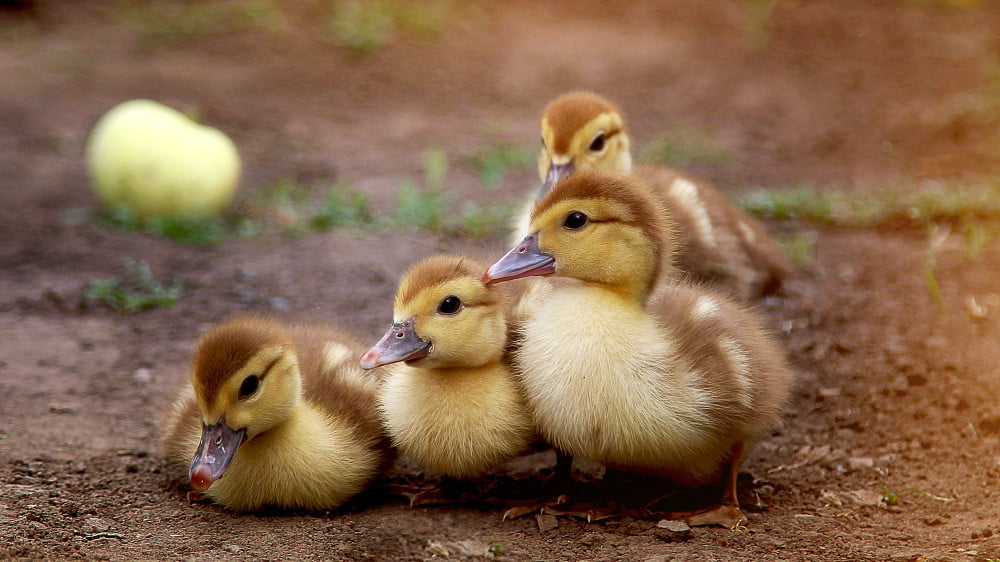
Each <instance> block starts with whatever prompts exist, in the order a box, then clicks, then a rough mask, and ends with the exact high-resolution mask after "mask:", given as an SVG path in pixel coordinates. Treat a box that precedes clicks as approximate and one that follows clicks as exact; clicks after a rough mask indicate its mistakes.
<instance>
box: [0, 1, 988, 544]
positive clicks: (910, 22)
mask: <svg viewBox="0 0 1000 562" xmlns="http://www.w3.org/2000/svg"><path fill="white" fill-rule="evenodd" d="M38 4H39V5H38V8H37V11H36V13H35V14H34V15H30V14H29V15H25V14H19V13H7V12H0V178H2V179H0V182H2V187H0V201H2V205H0V318H2V320H0V438H2V440H0V558H21V559H41V558H50V559H78V558H87V559H122V560H129V559H170V560H174V559H200V560H236V559H281V560H294V559H303V560H304V559H327V560H340V559H347V560H355V559H382V560H423V559H427V558H434V557H438V558H441V557H446V556H451V557H454V558H461V557H463V556H466V554H463V553H471V554H470V555H474V554H475V553H476V552H481V551H482V550H483V549H485V548H488V547H489V546H490V545H491V544H493V543H496V544H499V545H503V547H504V548H505V554H504V555H503V556H502V557H501V558H502V559H508V560H695V559H697V560H803V559H817V560H914V561H915V560H979V561H982V560H986V559H989V558H994V559H995V558H1000V521H998V520H1000V502H998V501H997V500H998V494H997V486H998V484H1000V447H998V446H1000V407H998V405H997V396H998V392H1000V377H998V367H997V365H998V364H1000V347H998V345H997V342H998V341H1000V340H998V337H1000V297H998V296H997V295H998V294H1000V289H998V285H997V279H998V275H1000V272H998V271H996V268H995V267H994V264H995V263H998V261H1000V245H998V244H997V243H996V241H995V240H994V241H992V242H990V243H988V244H987V245H986V247H985V249H984V251H983V253H982V254H981V255H979V256H978V257H975V258H968V257H966V255H965V252H964V248H965V243H964V239H963V238H962V237H961V236H959V235H957V234H955V235H952V236H951V237H949V238H948V239H947V240H946V241H945V242H944V244H943V245H942V246H941V247H940V248H939V249H938V251H937V254H936V260H937V261H936V270H935V271H936V277H937V279H938V281H939V282H940V284H941V291H942V297H943V307H941V310H939V307H938V305H937V304H936V303H935V302H934V301H933V300H932V299H931V297H930V294H929V292H928V290H927V285H926V283H925V280H924V276H923V274H924V271H925V268H926V264H927V258H928V237H927V234H926V232H925V231H924V230H920V229H913V230H905V229H904V230H887V229H880V230H848V231H843V230H828V229H822V228H820V229H816V228H814V227H810V226H804V225H792V226H791V227H789V226H788V225H777V224H775V225H772V226H773V227H775V228H776V229H778V228H792V229H795V230H815V232H816V236H817V239H818V244H817V250H818V251H817V256H816V260H815V263H814V264H811V265H810V266H808V267H805V268H803V270H802V271H800V272H799V274H798V276H797V278H796V279H795V280H794V281H793V282H791V283H790V287H789V290H788V295H787V296H786V297H785V298H784V299H783V300H781V301H780V302H775V303H771V304H770V305H769V306H767V307H762V308H761V313H762V314H764V315H765V316H766V318H767V319H768V321H769V322H770V323H771V324H772V325H773V326H774V327H775V329H776V330H779V331H781V330H782V328H785V330H784V336H783V339H782V341H783V342H784V344H785V345H786V346H787V349H788V352H789V354H790V357H791V358H792V360H793V361H794V363H795V365H796V367H797V369H798V371H799V373H800V382H799V384H798V387H797V389H796V391H795V395H794V400H793V402H792V404H791V406H790V407H789V410H788V415H787V420H786V424H785V427H784V429H783V430H782V431H780V432H779V433H777V434H776V435H774V436H772V437H771V438H769V439H767V440H765V441H764V442H763V443H761V444H760V445H759V446H758V447H757V448H756V449H755V450H754V451H753V453H752V455H751V457H750V459H749V461H748V463H747V464H746V466H745V467H744V471H745V473H744V475H743V476H744V478H742V479H741V496H742V497H743V499H744V502H745V503H746V504H747V505H749V506H750V509H751V511H752V512H751V514H750V522H749V526H748V532H732V531H729V530H725V529H720V528H696V529H694V530H692V531H691V533H690V534H689V535H687V536H681V537H668V536H666V535H665V534H664V533H663V532H661V531H659V530H658V529H656V527H655V524H656V521H645V520H632V519H623V520H613V521H608V522H602V523H595V524H588V523H586V522H583V521H580V520H575V519H562V520H560V521H559V522H558V527H557V528H555V529H547V530H542V529H541V528H540V526H539V524H538V522H537V521H536V520H535V519H533V518H530V517H529V518H525V519H521V520H516V521H513V522H502V521H501V520H500V518H499V515H498V511H497V510H496V509H491V508H485V509H480V508H477V507H475V506H450V507H434V508H418V509H410V508H409V507H407V506H405V505H403V503H402V502H401V501H398V500H397V499H394V498H391V497H387V496H385V495H384V494H380V493H377V492H376V493H372V494H370V495H368V496H365V497H363V498H360V499H359V501H358V502H356V504H355V505H353V506H351V507H350V508H347V509H344V510H342V511H338V512H335V513H322V514H308V515H295V514H269V515H254V516H247V515H234V514H231V513H228V512H226V511H224V510H222V509H219V508H217V507H214V506H210V505H193V506H192V505H189V504H188V503H187V502H186V501H185V499H184V491H185V490H186V489H187V488H186V487H185V486H184V484H183V480H182V478H181V476H182V475H180V474H178V473H176V471H174V470H172V469H167V467H166V466H165V465H164V463H163V460H162V459H161V458H160V456H159V453H158V451H157V447H156V437H157V433H158V426H157V417H158V412H159V411H160V410H161V408H162V407H163V406H164V405H165V404H167V403H168V401H169V400H170V397H171V396H172V394H173V392H174V391H175V390H176V389H177V388H178V386H179V385H180V384H181V382H182V381H183V380H184V378H185V376H186V367H187V363H188V360H189V356H190V354H191V351H192V347H193V344H194V343H195V341H196V340H197V338H198V335H199V333H200V332H201V331H202V330H203V329H204V328H205V327H206V326H208V325H210V324H212V323H214V322H217V321H219V320H220V319H222V318H224V317H226V316H229V315H232V314H234V313H238V312H244V311H257V312H273V313H276V314H279V315H281V316H284V317H290V318H297V319H302V320H309V321H326V322H336V323H339V324H341V325H344V326H347V327H349V328H350V329H352V330H353V331H355V332H356V333H357V334H358V335H359V336H361V337H363V338H365V339H367V340H372V341H374V339H375V338H376V337H377V336H378V335H379V333H380V331H381V330H382V329H383V327H384V325H385V323H386V322H387V321H388V319H389V317H390V307H391V298H392V295H393V293H394V291H395V283H396V280H397V279H398V276H399V275H400V273H401V272H402V271H403V270H404V268H405V267H406V266H407V265H408V264H410V263H411V262H412V261H413V260H415V259H416V258H418V257H422V256H426V255H429V254H432V253H435V252H439V251H442V250H450V251H459V252H467V253H473V254H477V255H481V256H486V257H489V256H499V255H500V253H501V252H502V251H503V250H504V248H503V241H502V240H500V239H499V238H498V239H495V240H488V241H485V242H484V241H479V240H473V239H465V238H461V237H457V238H444V237H436V236H434V235H431V234H421V233H417V234H412V233H407V234H399V233H390V232H385V233H371V232H366V233H359V232H356V231H330V232H325V233H315V234H310V235H305V236H300V237H290V236H278V235H276V236H258V237H254V238H231V239H228V240H226V241H224V242H223V243H221V244H218V245H215V246H209V247H191V246H184V245H179V244H177V243H174V242H171V241H169V240H165V239H160V238H153V237H148V236H144V235H141V234H137V233H134V232H128V231H122V230H115V229H108V228H103V227H99V226H96V225H94V224H93V223H89V222H84V223H82V224H81V223H80V222H78V221H73V220H70V217H71V216H73V211H74V210H75V209H79V208H94V207H95V202H94V199H93V196H92V194H91V192H90V190H89V188H88V185H87V181H86V174H85V169H84V165H83V158H82V155H83V145H84V141H85V139H86V135H87V132H88V131H89V129H90V127H91V126H92V125H93V123H94V122H95V120H96V119H97V118H98V117H99V116H100V115H101V114H102V113H103V112H104V111H106V110H107V109H108V108H110V107H111V106H112V105H114V104H115V103H118V102H120V101H123V100H125V99H129V98H133V97H150V98H154V99H158V100H161V101H163V102H165V103H168V104H170V105H173V106H175V107H188V106H193V107H197V108H199V109H200V111H201V116H202V119H203V120H204V121H206V122H209V123H211V124H213V125H216V126H218V127H220V128H222V129H223V130H225V131H226V132H227V133H229V134H230V135H231V136H232V137H233V138H234V139H235V140H236V142H237V144H238V145H239V146H240V150H241V152H242V155H243V158H244V162H245V169H246V175H245V178H244V181H243V190H244V193H245V194H250V193H253V192H254V191H256V190H260V189H263V188H264V187H265V186H267V185H271V184H273V183H274V182H275V181H276V180H278V179H279V178H282V177H293V178H296V179H297V180H298V181H300V182H302V183H304V184H307V185H327V184H330V183H332V182H334V181H336V180H338V179H340V180H345V181H351V182H352V183H353V185H354V186H355V187H357V188H358V189H361V190H364V191H365V192H366V193H368V194H369V196H370V197H371V199H372V201H373V202H374V203H375V204H376V206H378V207H379V208H380V209H383V210H384V209H387V208H388V206H389V205H390V204H391V202H392V200H393V197H394V196H395V190H396V186H397V185H398V182H399V180H400V178H402V177H405V176H411V177H419V175H420V173H421V171H420V170H421V165H422V160H423V156H422V154H423V152H424V151H425V150H427V149H429V148H434V147H439V148H442V149H444V150H446V151H447V152H448V153H449V154H450V155H453V156H456V158H455V159H454V160H453V161H456V160H457V155H462V154H468V153H469V150H470V147H476V146H482V145H485V144H486V143H487V142H488V141H489V138H491V137H490V135H493V136H495V137H497V138H500V139H503V140H506V141H510V142H513V143H517V144H523V145H526V146H531V147H533V146H534V145H535V143H536V142H537V141H536V138H537V130H536V128H537V119H538V115H539V113H540V111H541V109H542V108H543V107H544V105H545V103H546V102H547V101H548V100H549V99H551V98H552V97H554V96H555V95H557V94H559V93H561V92H563V91H565V90H568V89H571V88H580V87H583V88H591V89H595V90H598V91H600V92H602V93H604V94H606V95H608V96H609V97H611V98H613V99H615V100H617V101H618V102H619V103H620V105H621V106H622V107H623V108H625V109H626V111H627V112H628V114H629V117H630V120H631V124H632V129H633V133H634V136H635V138H636V140H637V142H638V144H640V145H641V144H642V143H643V142H646V141H649V140H651V139H652V138H653V137H655V136H656V135H657V134H659V133H661V132H663V131H668V130H678V131H699V130H708V131H714V132H716V133H717V134H718V139H719V142H720V143H721V144H722V145H723V146H725V147H726V148H727V149H728V150H730V151H731V152H732V154H733V155H734V156H735V158H734V159H732V160H731V161H727V162H720V163H718V164H712V163H709V164H704V165H700V166H695V167H694V169H693V170H692V171H693V172H695V173H698V174H701V175H702V176H704V177H707V178H709V179H711V180H714V181H716V182H717V183H718V184H719V185H720V186H722V187H723V188H724V189H726V190H728V191H730V192H732V193H735V192H736V191H738V190H740V189H745V188H748V187H752V186H767V187H787V186H793V185H797V184H801V183H812V184H814V185H817V186H836V187H841V188H859V189H865V188H871V187H873V186H880V185H894V186H903V187H906V186H911V187H920V186H921V182H927V181H940V180H941V178H944V179H945V180H946V181H959V180H963V179H966V178H973V179H976V178H978V179H977V181H979V182H982V181H983V178H988V177H989V174H991V173H996V172H997V171H998V169H1000V152H998V151H1000V149H998V147H1000V142H998V141H1000V137H998V133H997V131H998V125H1000V123H998V120H1000V114H998V111H1000V106H998V105H997V104H998V103H1000V102H998V99H1000V98H997V96H1000V92H998V91H997V90H996V89H995V88H997V87H998V86H997V84H996V82H995V81H996V78H995V77H994V83H993V86H992V87H993V88H994V89H992V90H991V89H990V84H989V81H988V80H987V78H988V76H989V75H988V74H984V72H985V70H984V69H988V68H989V64H993V65H996V64H997V60H1000V6H997V5H996V4H995V3H990V2H987V3H986V4H985V6H983V7H978V8H969V9H959V8H951V7H942V6H933V5H932V4H934V3H933V2H930V1H927V2H917V1H895V0H882V1H878V2H871V1H867V0H866V1H861V0H858V1H853V0H816V1H811V2H801V1H797V0H779V1H778V3H777V6H776V8H775V9H774V11H773V13H772V15H771V18H770V20H769V25H768V27H767V28H766V29H765V31H767V32H769V33H770V38H769V40H768V41H766V42H755V41H756V40H754V39H752V36H751V35H749V34H748V31H747V29H748V21H749V19H748V16H747V13H746V12H745V11H744V10H743V8H742V6H744V3H742V2H729V1H724V0H703V1H701V2H695V1H689V2H682V1H678V2H655V3H651V2H643V3H635V4H634V5H632V6H631V7H624V8H622V7H615V8H611V7H609V6H610V5H611V4H615V3H600V2H583V3H576V2H574V3H569V2H562V3H560V2H553V3H538V2H513V3H510V2H505V3H503V7H502V8H501V7H499V6H493V7H491V6H488V5H482V6H478V7H473V8H468V9H467V11H464V12H462V13H461V17H457V18H456V21H454V22H453V25H451V26H449V27H448V28H446V30H445V31H444V32H443V33H441V34H438V35H432V36H429V37H424V38H419V37H408V36H404V37H402V38H400V39H399V40H397V41H395V42H394V43H393V44H392V45H390V46H389V47H387V48H385V49H384V50H381V51H378V52H376V53H375V54H373V55H370V56H368V57H355V56H352V55H350V54H348V53H346V52H345V51H344V50H343V49H341V48H338V47H336V46H334V45H332V44H330V43H329V42H326V41H324V40H322V38H321V37H320V36H319V33H318V32H317V31H316V29H317V24H316V22H317V20H318V15H317V14H319V13H321V10H320V9H319V8H318V7H317V6H320V5H321V4H322V3H316V2H313V3H306V6H312V7H311V8H309V9H303V10H302V11H301V12H300V13H298V14H292V15H291V16H290V21H291V23H292V24H293V26H294V27H295V28H296V29H297V31H296V32H294V33H284V34H280V33H268V32H265V31H234V32H226V33H215V34H211V35H208V36H204V37H195V38H192V39H188V40H184V41H181V42H179V43H176V44H173V45H170V46H162V45H161V46H157V45H148V44H146V43H145V42H143V41H142V40H141V37H140V36H139V34H138V33H137V32H135V31H134V30H131V29H129V28H128V27H126V26H124V25H122V24H121V23H120V20H119V19H118V18H117V17H116V16H115V15H114V13H113V12H112V10H111V9H110V8H108V7H106V6H114V5H115V4H114V3H105V2H96V1H95V2H47V3H46V2H39V3H38ZM745 4H751V3H750V2H747V3H745ZM463 9H466V8H463ZM755 45H756V46H755ZM532 174H533V172H532V171H531V170H522V171H519V172H517V173H514V174H510V175H508V177H507V179H506V181H505V183H504V188H503V189H494V190H489V189H485V188H483V187H482V185H481V182H480V180H479V179H478V176H477V174H476V173H475V172H474V171H472V170H470V169H467V168H462V167H460V166H453V167H452V169H451V170H450V171H449V174H448V176H447V183H448V188H449V190H450V192H451V193H453V194H455V196H456V197H461V198H467V199H470V200H473V201H476V202H478V203H480V204H482V205H489V204H501V203H507V202H510V201H513V200H516V199H517V198H519V197H521V193H522V192H523V191H524V190H525V189H527V188H528V187H530V186H531V185H532V184H533V181H534V179H533V175H532ZM980 184H981V183H980ZM124 257H132V258H136V259H141V260H146V261H147V262H148V263H149V264H150V265H151V267H152V269H153V272H154V273H155V274H157V275H158V276H159V277H161V278H166V277H169V276H171V275H180V276H182V277H183V278H184V279H185V280H186V282H187V292H186V294H185V296H184V297H183V298H182V299H181V300H180V301H179V302H178V303H177V304H176V305H175V306H174V307H172V308H169V309H163V308H160V309H154V310H150V311H146V312H142V313H138V314H134V315H119V314H116V313H114V312H112V311H110V310H107V309H104V308H100V307H94V306H80V305H79V303H80V302H81V299H82V297H83V293H84V290H85V288H86V286H87V284H88V282H89V281H90V280H92V279H95V278H105V277H109V276H111V275H113V274H117V273H120V272H121V269H122V259H123V258H124ZM970 298H974V299H975V300H976V303H978V304H979V305H983V306H985V307H986V311H985V312H986V313H985V316H983V317H980V316H981V315H977V314H972V313H971V312H970V310H971V309H970V307H969V306H967V302H968V299H970ZM275 305H277V307H278V310H274V307H275ZM972 308H974V307H972ZM548 460H550V459H548V457H544V456H543V457H542V459H541V461H539V462H535V463H534V466H532V463H530V462H529V463H527V464H526V463H522V464H521V467H520V468H519V469H518V470H521V471H522V472H525V473H526V474H527V475H528V476H529V477H531V476H532V475H533V474H534V473H533V472H532V468H537V466H539V465H540V462H544V461H548ZM515 472H516V471H515ZM879 481H880V482H885V483H886V484H887V485H888V486H890V487H891V490H893V491H899V490H902V489H906V488H919V489H920V490H922V491H926V492H928V493H930V494H933V495H934V496H936V497H938V498H945V499H936V498H935V497H931V496H929V495H924V494H922V493H919V492H915V491H913V492H908V493H903V494H901V495H900V501H899V503H898V504H896V505H893V506H886V505H885V504H884V503H879V502H878V498H879V495H880V493H881V491H882V490H881V488H879V487H878V486H877V485H872V483H873V482H879ZM873 492H874V493H875V494H874V497H872V493H873ZM463 549H464V550H463Z"/></svg>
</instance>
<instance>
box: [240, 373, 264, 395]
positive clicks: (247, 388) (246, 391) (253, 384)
mask: <svg viewBox="0 0 1000 562" xmlns="http://www.w3.org/2000/svg"><path fill="white" fill-rule="evenodd" d="M259 386H260V377H258V376H257V375H250V376H249V377H247V378H245V379H243V384H241V385H240V400H242V399H244V398H249V397H250V396H253V394H254V393H255V392H257V387H259Z"/></svg>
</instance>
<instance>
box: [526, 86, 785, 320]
mask: <svg viewBox="0 0 1000 562" xmlns="http://www.w3.org/2000/svg"><path fill="white" fill-rule="evenodd" d="M541 128H542V148H541V152H540V153H539V157H538V172H539V174H540V176H541V178H542V180H544V183H543V185H542V187H541V190H540V192H539V193H538V196H537V199H541V198H542V197H544V195H545V194H546V193H548V191H549V190H550V189H551V188H552V186H553V185H555V184H556V182H558V181H559V180H560V179H561V178H564V177H566V176H568V175H569V174H572V173H574V172H579V171H584V170H595V169H596V170H609V171H616V172H621V173H625V174H628V173H634V174H635V175H636V176H638V177H639V178H641V179H642V180H643V182H644V183H645V184H646V185H648V186H649V187H650V189H652V190H653V191H654V192H655V193H656V194H657V195H658V196H659V197H660V198H661V199H662V200H663V202H664V204H665V206H666V210H667V213H668V214H669V215H670V217H671V219H672V221H673V222H674V225H675V228H676V230H677V233H678V237H677V240H676V251H675V255H674V257H673V264H674V265H675V266H676V268H677V269H678V270H679V271H680V272H681V273H686V274H688V275H690V276H691V277H693V278H694V279H697V280H705V281H709V282H711V283H713V284H715V285H717V286H719V287H721V288H723V289H725V290H727V291H730V292H731V293H732V294H734V295H736V296H737V297H739V298H741V299H743V300H752V299H756V298H758V297H760V296H763V295H766V294H772V293H775V292H777V291H778V290H780V288H781V285H782V283H783V281H784V280H785V279H786V278H788V277H789V276H790V275H791V272H792V267H791V264H790V263H789V261H788V258H787V257H786V256H785V254H784V252H783V251H782V250H781V248H780V247H779V246H778V244H777V243H776V242H775V241H774V239H773V238H772V237H771V236H770V235H769V234H768V232H767V229H766V228H765V227H764V225H763V224H761V223H760V221H758V220H756V219H754V218H753V217H751V216H749V215H747V214H746V213H744V212H743V211H741V210H740V209H738V208H737V207H736V206H735V205H733V204H732V203H731V202H730V201H729V200H728V198H727V197H726V196H725V194H723V193H722V192H721V191H719V190H718V189H717V188H715V187H713V186H712V185H711V184H709V183H707V182H704V181H700V180H696V179H694V178H691V177H689V176H686V175H684V174H682V173H681V172H679V171H677V170H672V169H668V168H664V167H662V166H655V165H649V166H639V167H637V168H635V169H633V167H632V156H631V152H630V148H629V136H628V132H627V128H626V124H625V116H624V114H623V113H622V111H621V109H619V108H618V106H616V105H615V104H613V103H611V102H610V101H608V100H607V99H605V98H603V97H601V96H599V95H597V94H594V93H592V92H583V91H577V92H570V93H567V94H563V95H562V96H559V97H558V98H556V99H555V100H554V101H552V102H551V103H550V104H549V105H548V106H547V107H546V108H545V111H544V113H543V115H542V122H541ZM532 203H533V202H532ZM530 211H531V205H530V204H529V206H528V207H527V208H526V209H525V210H524V212H523V213H522V214H521V215H520V216H519V217H518V219H517V224H516V227H515V229H516V232H515V240H520V239H521V238H522V237H523V236H524V235H526V234H527V233H528V232H527V225H528V221H529V217H530Z"/></svg>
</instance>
